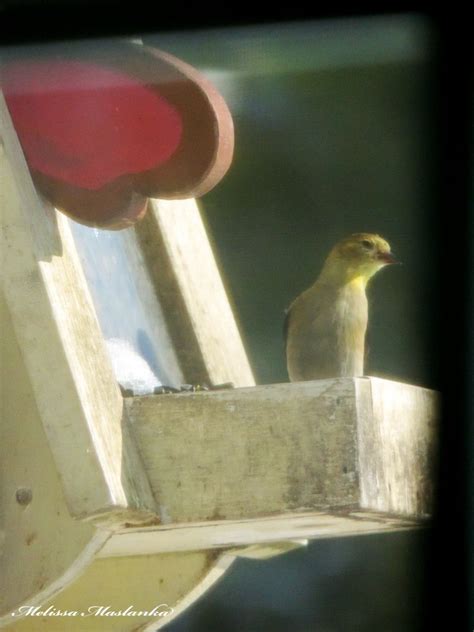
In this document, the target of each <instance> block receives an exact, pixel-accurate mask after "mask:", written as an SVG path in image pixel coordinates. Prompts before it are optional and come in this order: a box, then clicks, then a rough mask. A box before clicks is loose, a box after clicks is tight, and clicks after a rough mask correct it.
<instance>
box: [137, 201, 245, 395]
mask: <svg viewBox="0 0 474 632" xmlns="http://www.w3.org/2000/svg"><path fill="white" fill-rule="evenodd" d="M135 230H136V232H137V235H138V238H139V241H140V244H141V248H142V250H143V253H144V255H145V259H146V262H147V266H148V270H149V273H150V274H151V277H152V280H153V282H154V286H155V291H156V292H157V294H158V297H159V301H160V304H161V305H162V308H163V313H164V315H165V319H166V321H167V325H168V329H169V331H170V335H171V338H172V341H173V345H174V348H175V352H176V354H177V356H178V359H179V362H180V365H181V368H182V371H183V374H184V376H185V378H186V380H187V381H188V382H190V383H193V384H195V383H201V384H202V383H211V384H220V383H223V382H234V384H235V385H236V386H252V385H254V384H255V381H254V378H253V375H252V370H251V368H250V365H249V362H248V359H247V356H246V353H245V350H244V347H243V345H242V340H241V338H240V334H239V330H238V327H237V324H236V321H235V317H234V315H233V313H232V309H231V307H230V305H229V302H228V298H227V294H226V291H225V288H224V285H223V283H222V280H221V277H220V274H219V270H218V268H217V265H216V262H215V258H214V255H213V252H212V249H211V246H210V244H209V240H208V237H207V234H206V230H205V228H204V225H203V222H202V219H201V216H200V214H199V209H198V207H197V204H196V201H195V200H175V201H165V200H150V204H149V209H148V213H147V215H146V217H145V218H144V219H143V221H141V222H140V223H139V224H137V226H136V228H135Z"/></svg>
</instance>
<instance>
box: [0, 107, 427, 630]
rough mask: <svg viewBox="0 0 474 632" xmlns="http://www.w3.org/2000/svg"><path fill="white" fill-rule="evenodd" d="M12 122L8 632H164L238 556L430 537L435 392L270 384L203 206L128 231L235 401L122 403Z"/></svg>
mask: <svg viewBox="0 0 474 632" xmlns="http://www.w3.org/2000/svg"><path fill="white" fill-rule="evenodd" d="M0 121H1V136H2V141H3V145H2V154H1V163H0V167H1V188H0V196H1V209H2V214H3V218H2V227H3V241H2V277H3V289H2V293H1V295H0V298H1V326H2V358H3V363H2V366H1V371H2V373H1V384H2V386H3V402H2V408H1V413H2V417H1V424H2V425H1V429H2V441H1V443H0V451H1V463H2V476H1V479H0V510H1V511H0V515H1V518H0V532H1V536H2V537H1V540H0V541H1V549H0V550H1V554H2V570H1V575H0V600H1V601H0V627H1V626H5V627H8V628H9V629H11V630H12V631H15V632H20V631H21V632H23V631H25V632H26V631H29V630H35V631H36V630H43V629H44V630H48V632H50V631H53V632H54V631H55V630H58V632H59V631H63V630H65V629H67V630H68V631H69V630H70V631H74V630H78V631H82V630H84V629H87V630H88V632H94V631H95V630H98V631H99V630H100V632H104V631H107V630H110V631H114V630H117V631H118V630H120V631H124V630H130V631H132V630H156V629H158V628H159V627H160V626H163V625H165V624H166V623H168V622H169V621H170V620H171V618H172V617H174V616H176V615H177V614H179V613H180V612H182V611H183V610H184V609H185V608H187V607H188V606H189V605H190V604H192V603H193V602H194V601H195V600H196V599H197V598H198V597H199V596H200V595H202V594H203V593H204V592H205V591H206V590H207V588H209V587H210V586H211V585H212V584H213V583H214V582H215V581H216V580H217V579H218V578H219V577H220V576H221V575H222V573H224V572H225V571H226V569H227V568H228V567H229V566H230V564H231V563H232V561H233V560H234V559H235V557H236V556H248V557H259V558H263V557H268V556H270V555H274V554H278V553H282V552H284V551H286V550H289V549H291V548H292V547H294V546H298V545H301V544H302V543H304V541H306V540H307V539H308V538H311V539H313V538H327V537H341V536H345V535H355V534H364V533H380V532H384V531H393V530H400V529H412V528H416V527H419V526H420V525H423V524H425V523H426V521H427V519H428V518H429V516H430V514H431V511H432V506H433V468H434V464H435V456H436V445H435V444H436V424H437V419H438V414H439V398H438V395H437V393H435V392H433V391H429V390H427V389H424V388H418V387H415V386H411V385H409V384H402V383H398V382H393V381H388V380H382V379H377V378H371V377H361V378H341V379H331V380H321V381H314V382H303V383H295V384H273V385H268V386H255V383H254V379H253V376H252V371H251V369H250V366H249V363H248V360H247V357H246V355H245V351H244V348H243V346H242V342H241V339H240V336H239V333H238V329H237V326H236V323H235V320H234V316H233V314H232V311H231V308H230V306H229V303H228V300H227V296H226V293H225V290H224V288H223V284H222V281H221V279H220V276H219V272H218V270H217V267H216V263H215V260H214V257H213V254H212V251H211V248H210V245H209V242H208V239H207V236H206V233H205V230H204V227H203V224H202V221H201V219H200V215H199V210H198V207H197V205H196V202H195V201H194V200H193V199H187V200H181V201H179V200H175V201H173V200H168V201H163V200H159V199H153V200H151V201H150V203H149V208H148V212H147V214H146V216H145V218H144V219H143V220H142V221H141V222H140V223H138V224H136V226H134V227H132V228H130V229H129V230H130V231H134V233H135V235H136V238H137V243H138V244H139V246H138V248H139V249H140V256H142V257H143V260H144V261H145V262H146V267H147V269H148V273H149V275H150V278H151V280H152V284H153V288H154V291H155V292H156V296H157V297H159V300H160V303H161V306H162V309H163V312H164V314H165V316H166V315H167V314H168V315H170V317H169V318H168V319H167V327H168V328H169V335H170V339H171V340H172V343H173V346H174V348H175V352H176V355H177V358H178V361H179V363H180V365H181V370H182V373H183V375H184V377H185V379H186V381H188V382H199V381H207V382H210V383H222V382H227V381H232V382H234V384H235V386H236V387H237V388H235V389H234V390H227V391H216V392H203V393H201V392H198V393H183V394H177V395H165V396H163V395H149V396H144V397H129V398H124V397H123V396H122V394H121V391H120V389H119V387H118V384H117V382H116V379H115V376H114V374H113V372H112V368H111V364H110V360H109V357H108V355H107V352H106V348H105V343H104V339H103V336H102V333H101V331H100V328H99V325H98V321H97V318H96V314H95V311H94V307H93V303H92V300H91V295H90V289H89V287H88V284H87V282H86V279H85V277H84V273H83V270H82V267H81V263H80V260H79V257H78V254H77V251H76V245H75V242H74V239H73V236H72V233H71V229H70V224H69V220H68V219H67V218H66V217H65V216H64V215H63V214H62V213H59V212H58V211H56V210H55V209H54V207H53V206H52V205H51V204H50V203H47V202H45V200H44V199H43V198H41V197H39V195H38V193H37V190H36V188H35V186H34V183H33V181H32V178H31V175H30V172H29V170H28V166H27V164H26V162H25V159H24V155H23V152H22V149H21V147H20V144H19V142H18V137H17V134H16V132H15V130H14V128H13V126H12V123H11V120H10V116H9V112H8V110H7V108H6V107H5V103H4V102H2V104H1V119H0ZM144 189H146V193H147V194H148V193H150V191H148V189H147V188H146V187H144ZM99 604H100V605H103V606H108V607H109V608H110V609H111V610H114V611H120V610H122V611H123V610H126V608H127V607H130V606H133V608H134V609H135V611H142V614H141V615H137V616H125V615H124V616H105V615H103V616H98V615H95V614H94V613H93V612H90V610H89V609H90V608H91V607H92V606H97V605H99ZM22 607H23V609H22ZM26 607H28V608H30V609H31V608H39V610H38V612H43V616H41V615H37V616H36V615H34V614H33V613H32V612H31V610H30V611H28V608H26ZM48 608H50V612H52V610H51V609H55V610H56V611H64V612H65V611H73V612H79V613H81V612H82V613H86V614H87V615H88V618H87V620H86V621H87V626H85V624H84V618H83V617H81V616H80V614H79V615H71V616H69V617H68V618H67V621H66V619H65V618H64V617H63V616H48V615H45V614H44V611H47V609H48ZM153 608H156V609H157V610H156V611H155V612H153ZM147 613H148V614H147ZM150 613H151V614H150ZM65 621H66V622H65ZM66 623H67V625H66Z"/></svg>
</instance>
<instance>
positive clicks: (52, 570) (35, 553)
mask: <svg viewBox="0 0 474 632" xmlns="http://www.w3.org/2000/svg"><path fill="white" fill-rule="evenodd" d="M0 331H1V336H0V359H1V363H0V392H1V404H0V413H1V420H0V531H1V532H3V542H2V545H1V547H0V627H2V625H6V624H11V623H12V618H11V615H10V612H11V611H12V610H13V609H15V608H17V607H18V606H20V605H21V604H24V603H27V604H30V605H34V606H37V605H38V606H39V605H41V604H43V603H44V602H45V601H46V600H48V599H50V598H52V597H53V596H54V595H55V594H56V593H57V592H58V591H59V590H61V589H63V588H64V587H65V586H67V585H68V583H69V582H71V581H73V580H74V579H75V577H77V576H78V575H80V574H81V573H82V572H83V571H84V569H85V568H86V567H87V566H88V565H89V564H90V563H91V561H92V560H93V559H94V557H95V555H96V554H97V551H98V550H99V549H100V548H101V546H102V545H103V543H104V542H105V540H106V539H107V538H108V533H107V532H105V531H98V530H96V529H94V527H93V525H91V524H89V523H85V522H81V521H76V520H73V519H72V518H71V516H70V514H69V511H68V509H67V507H66V504H65V501H64V492H63V487H62V480H61V477H60V476H59V474H58V471H57V469H56V466H55V463H54V461H53V458H52V455H51V450H50V448H49V445H48V440H47V438H46V435H45V432H44V429H43V426H42V423H41V419H40V416H39V412H38V409H37V406H36V402H35V396H34V393H33V389H32V386H31V383H30V379H29V377H28V372H27V370H26V367H25V365H24V361H23V358H22V354H21V351H20V348H19V346H18V343H17V341H16V337H15V333H14V331H13V325H12V322H11V318H10V314H9V312H8V309H7V307H6V304H5V301H4V300H3V295H2V293H1V292H0ZM21 489H23V490H28V493H27V492H26V491H24V492H23V494H22V495H23V501H22V504H20V503H19V502H18V500H17V495H18V492H19V490H21ZM20 499H21V498H20ZM28 500H30V502H28Z"/></svg>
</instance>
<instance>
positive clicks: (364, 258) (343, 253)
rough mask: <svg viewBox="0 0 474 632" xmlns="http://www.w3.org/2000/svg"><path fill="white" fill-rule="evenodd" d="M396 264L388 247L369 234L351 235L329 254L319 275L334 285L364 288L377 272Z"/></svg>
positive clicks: (385, 243)
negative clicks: (352, 282)
mask: <svg viewBox="0 0 474 632" xmlns="http://www.w3.org/2000/svg"><path fill="white" fill-rule="evenodd" d="M391 263H397V260H396V259H395V257H394V256H393V254H392V251H391V249H390V244H389V243H388V242H387V241H385V239H383V238H382V237H380V236H379V235H375V234H373V233H354V234H353V235H350V236H349V237H346V238H345V239H342V240H341V241H339V242H338V243H337V244H336V245H335V246H334V248H333V249H332V250H331V252H330V253H329V255H328V257H327V259H326V262H325V264H324V268H323V272H322V275H324V277H325V278H326V279H327V280H331V279H333V280H334V281H335V282H337V281H341V282H350V281H360V282H361V283H363V284H364V285H365V284H366V283H367V281H368V280H369V279H370V278H371V277H372V276H373V275H374V274H375V273H376V272H378V271H379V270H380V269H381V268H383V267H384V266H386V265H389V264H391Z"/></svg>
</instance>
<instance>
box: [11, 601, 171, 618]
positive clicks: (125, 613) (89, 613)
mask: <svg viewBox="0 0 474 632" xmlns="http://www.w3.org/2000/svg"><path fill="white" fill-rule="evenodd" d="M173 611H174V608H172V607H171V606H169V605H168V604H166V603H160V604H159V605H158V606H154V607H153V608H151V609H150V610H138V609H135V606H127V608H125V609H123V610H115V609H114V608H112V606H89V607H88V608H87V610H86V611H84V610H61V609H59V608H55V607H54V606H48V607H47V608H45V609H44V610H43V609H42V608H41V606H20V607H19V608H17V609H16V610H15V611H14V612H12V613H11V614H12V617H21V616H23V617H167V616H169V615H170V614H172V613H173Z"/></svg>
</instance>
